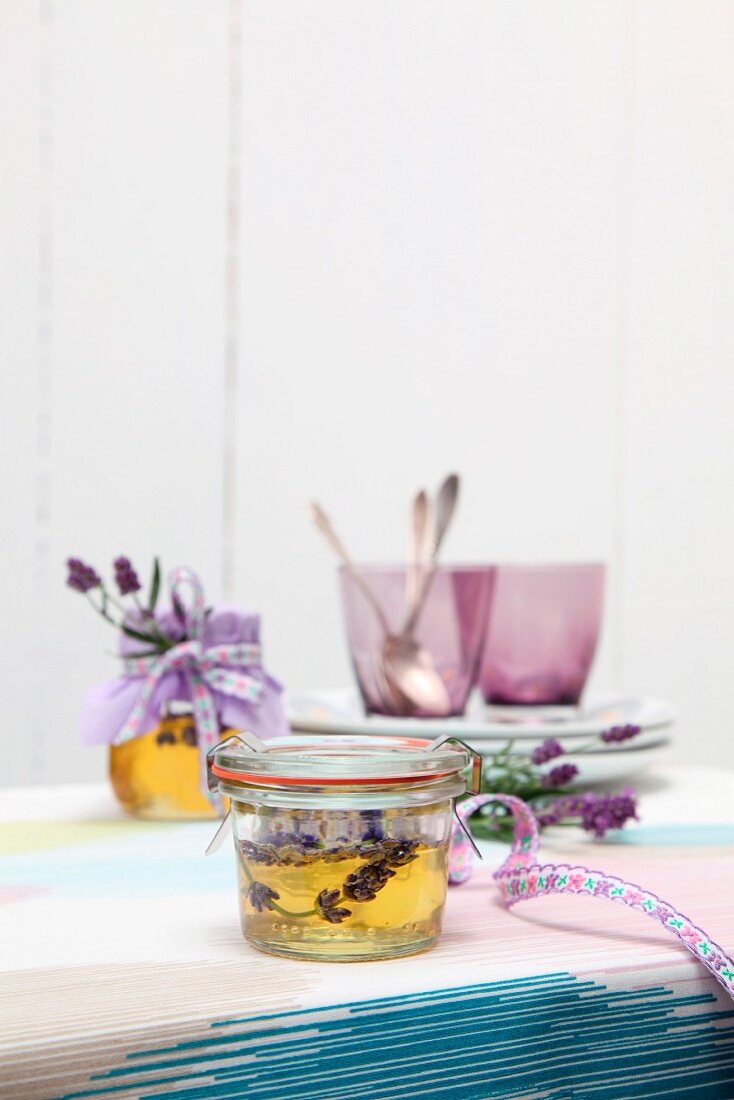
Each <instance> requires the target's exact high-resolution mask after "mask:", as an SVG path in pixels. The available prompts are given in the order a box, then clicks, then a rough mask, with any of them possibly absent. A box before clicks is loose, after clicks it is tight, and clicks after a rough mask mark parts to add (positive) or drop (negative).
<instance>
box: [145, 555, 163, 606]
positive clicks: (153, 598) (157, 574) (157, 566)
mask: <svg viewBox="0 0 734 1100" xmlns="http://www.w3.org/2000/svg"><path fill="white" fill-rule="evenodd" d="M160 588H161V563H160V558H154V559H153V576H152V578H151V581H150V596H149V597H148V611H150V612H153V611H155V605H156V604H157V603H158V593H159V592H160Z"/></svg>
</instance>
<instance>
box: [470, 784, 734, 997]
mask: <svg viewBox="0 0 734 1100" xmlns="http://www.w3.org/2000/svg"><path fill="white" fill-rule="evenodd" d="M489 802H499V803H500V804H501V805H502V806H506V807H507V809H508V810H510V812H511V814H512V817H513V824H514V833H513V841H512V848H511V850H510V854H509V856H508V857H507V859H506V860H505V862H504V863H503V864H502V866H501V867H500V868H499V869H498V870H497V871H495V873H494V878H495V879H496V881H497V884H498V886H499V888H500V891H501V893H502V896H503V898H504V901H505V904H506V905H507V906H511V905H516V904H517V902H519V901H526V900H527V899H528V898H537V897H541V896H542V895H544V894H585V895H586V896H587V897H595V898H606V900H607V901H614V902H617V903H619V904H621V905H626V906H628V907H629V908H631V909H637V910H638V911H639V912H640V913H645V914H647V916H649V917H652V918H653V920H656V921H658V922H659V923H660V924H661V925H662V926H663V928H665V929H667V931H668V932H670V933H672V935H674V936H677V938H678V939H679V940H680V942H681V943H682V944H683V946H684V947H686V948H687V949H688V950H689V951H690V952H691V954H692V955H694V956H695V958H696V959H698V961H699V962H700V963H701V965H702V966H705V967H706V969H707V970H708V971H709V973H710V974H712V975H713V976H714V978H716V980H717V982H719V984H720V985H721V986H723V988H724V989H725V990H726V992H727V993H728V994H729V996H730V997H731V998H732V1000H734V961H733V960H732V959H731V958H730V957H729V956H728V955H727V954H726V952H725V951H724V950H723V948H721V947H720V946H719V945H718V944H717V943H715V942H714V941H713V940H712V939H711V937H710V936H708V935H707V934H706V933H705V932H704V931H703V929H701V928H699V927H698V926H697V925H695V924H694V923H693V922H692V921H691V920H689V919H688V917H686V916H684V915H683V914H682V913H680V912H679V911H678V910H677V909H676V908H675V906H673V905H670V904H669V903H668V902H667V901H663V900H662V899H661V898H659V897H658V896H657V895H656V894H652V893H651V892H650V891H649V890H645V889H643V887H641V886H635V885H634V883H631V882H626V881H625V880H624V879H621V878H616V877H615V876H614V875H606V874H604V872H603V871H592V870H590V869H589V868H588V867H580V866H570V865H568V864H555V863H544V864H541V863H538V862H537V853H538V844H539V838H538V826H537V824H536V821H535V818H534V816H533V813H532V810H531V809H530V807H529V806H527V805H526V803H525V802H522V801H521V800H520V799H519V798H514V797H513V796H512V795H503V794H479V795H474V796H473V797H471V798H467V799H466V800H465V801H464V802H462V803H460V804H459V805H458V806H457V807H456V813H457V816H459V817H460V818H461V822H462V824H463V826H464V828H465V829H466V830H468V829H469V824H468V820H467V819H468V818H469V817H470V816H471V814H473V813H475V812H476V811H477V810H478V809H479V808H480V807H481V806H486V805H487V804H488V803H489ZM473 862H474V854H473V851H472V848H471V844H470V842H469V840H468V838H467V836H466V835H465V832H464V831H463V829H462V827H461V826H460V825H459V823H458V822H454V825H453V828H452V835H451V859H450V870H449V882H451V883H453V884H454V885H458V884H460V883H462V882H466V880H467V879H468V878H469V876H470V875H471V872H472V867H473Z"/></svg>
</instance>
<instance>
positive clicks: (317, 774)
mask: <svg viewBox="0 0 734 1100" xmlns="http://www.w3.org/2000/svg"><path fill="white" fill-rule="evenodd" d="M471 763H472V754H471V753H470V752H469V750H467V749H465V748H464V747H462V746H459V745H456V744H444V745H440V746H438V748H434V746H433V745H432V744H431V743H430V742H428V741H425V740H422V739H419V738H403V737H337V736H327V737H315V736H314V737H309V738H308V739H307V740H304V739H301V738H297V737H287V738H278V739H276V740H273V741H269V742H267V743H266V745H265V746H264V751H254V750H253V749H251V748H250V747H249V746H247V745H245V744H242V743H239V744H238V743H237V739H236V738H233V739H232V740H231V741H230V743H229V744H227V743H224V744H222V745H221V746H219V747H218V748H217V749H216V750H214V752H213V754H212V759H211V774H212V777H213V779H214V780H215V781H216V782H217V783H218V787H219V791H220V792H221V793H222V794H223V795H226V796H227V797H228V798H230V799H231V812H232V818H233V832H234V845H235V857H236V861H237V875H238V889H239V908H240V918H241V924H242V931H243V934H244V937H245V939H246V940H247V941H248V942H249V943H251V944H252V945H253V946H254V947H257V948H259V949H260V950H262V951H267V952H270V953H271V954H276V955H287V956H291V957H295V958H301V959H320V960H325V961H335V962H354V961H359V960H367V959H384V958H391V957H393V956H400V955H409V954H413V953H415V952H417V951H422V950H425V949H426V948H429V947H430V946H431V945H432V944H433V943H435V941H436V939H437V937H438V935H439V933H440V931H441V920H442V916H443V908H444V903H445V900H446V887H447V881H448V853H449V840H450V835H451V821H452V813H453V805H454V800H455V799H456V798H457V797H458V796H459V795H461V794H463V793H464V792H465V790H466V789H467V778H466V771H467V769H468V768H469V767H470V765H471Z"/></svg>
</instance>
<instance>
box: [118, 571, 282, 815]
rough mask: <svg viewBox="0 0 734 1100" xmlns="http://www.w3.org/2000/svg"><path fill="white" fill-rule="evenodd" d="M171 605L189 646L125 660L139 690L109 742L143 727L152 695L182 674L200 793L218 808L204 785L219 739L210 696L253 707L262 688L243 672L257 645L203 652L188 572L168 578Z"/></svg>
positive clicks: (196, 596)
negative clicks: (186, 596) (139, 679)
mask: <svg viewBox="0 0 734 1100" xmlns="http://www.w3.org/2000/svg"><path fill="white" fill-rule="evenodd" d="M168 586H169V589H170V592H171V598H172V600H173V602H174V604H177V605H178V606H180V607H182V608H183V610H184V616H185V624H186V633H187V634H188V636H189V639H190V640H189V641H186V642H180V643H179V644H178V645H175V646H173V647H172V648H171V649H169V650H167V651H166V652H165V653H163V654H161V656H160V657H129V658H127V659H126V661H125V672H126V674H127V675H128V676H144V677H145V679H144V681H143V686H142V687H141V689H140V694H139V695H138V698H137V700H136V702H135V706H134V707H133V709H132V711H131V712H130V715H129V717H128V719H127V721H126V722H125V724H124V726H123V727H122V729H121V730H120V732H119V733H118V735H117V737H116V738H115V744H117V745H120V744H122V743H123V742H124V741H129V740H130V739H131V738H132V737H138V736H139V735H140V734H141V733H142V731H143V722H144V718H145V713H146V711H147V708H148V705H149V703H150V700H151V698H152V696H153V692H154V691H155V689H156V687H157V686H158V683H159V681H160V680H161V678H162V677H163V676H165V675H167V674H168V673H169V672H182V673H183V674H184V676H185V677H186V680H187V683H188V686H189V691H190V693H191V700H192V705H193V710H194V722H195V724H196V732H197V740H198V744H199V761H200V781H201V789H202V791H204V792H205V793H206V795H207V797H208V798H209V799H210V801H211V802H212V803H213V805H215V806H216V807H217V808H218V809H220V808H221V797H220V795H219V794H218V792H216V791H214V792H212V791H210V790H209V786H208V782H207V767H206V756H207V753H208V752H209V750H210V749H211V748H212V747H213V746H214V745H216V743H217V741H218V740H219V719H218V717H217V710H216V707H215V705H214V699H213V698H212V694H211V691H212V689H213V690H214V691H221V692H223V693H224V694H225V695H234V696H236V698H238V699H244V700H248V701H250V702H257V701H258V699H259V698H260V695H261V693H262V684H261V683H260V682H259V681H258V680H255V679H253V678H252V677H251V676H248V675H247V672H246V671H245V670H246V669H247V668H248V667H257V666H259V664H260V646H259V645H251V644H244V643H240V644H236V645H216V646H211V647H210V648H208V649H204V648H203V646H202V644H201V640H200V639H201V634H202V630H203V626H204V590H203V588H202V586H201V582H200V581H199V578H198V577H197V575H196V573H194V571H193V570H192V569H185V568H181V569H175V570H174V571H173V572H172V573H171V574H170V576H169V578H168ZM184 586H188V587H189V589H190V590H191V597H192V599H191V603H190V605H188V606H187V605H186V604H184V601H183V599H182V596H181V589H182V588H183V587H184Z"/></svg>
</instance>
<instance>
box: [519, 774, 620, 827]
mask: <svg viewBox="0 0 734 1100" xmlns="http://www.w3.org/2000/svg"><path fill="white" fill-rule="evenodd" d="M566 766H567V765H562V767H566ZM558 770H559V769H557V768H556V769H554V771H558ZM552 774H553V772H551V773H550V775H552ZM550 775H549V776H548V777H547V778H549V777H550ZM572 818H580V824H581V826H582V828H584V829H585V830H586V832H587V833H592V835H593V836H595V837H596V838H597V839H599V840H600V839H601V838H602V837H603V836H605V834H606V833H607V832H608V831H609V830H610V829H621V828H622V826H623V825H625V824H626V822H627V821H630V820H635V821H636V820H637V800H636V798H635V796H634V793H633V792H632V791H631V790H624V791H622V792H621V793H620V794H593V793H591V792H587V793H586V794H580V795H565V796H563V797H561V798H554V799H553V800H552V801H551V802H548V803H546V805H545V806H543V808H542V809H541V810H539V811H538V812H537V813H536V814H535V819H536V821H537V822H538V826H539V827H540V828H541V829H545V828H548V827H549V826H551V825H558V824H560V822H561V821H564V820H568V819H572Z"/></svg>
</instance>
